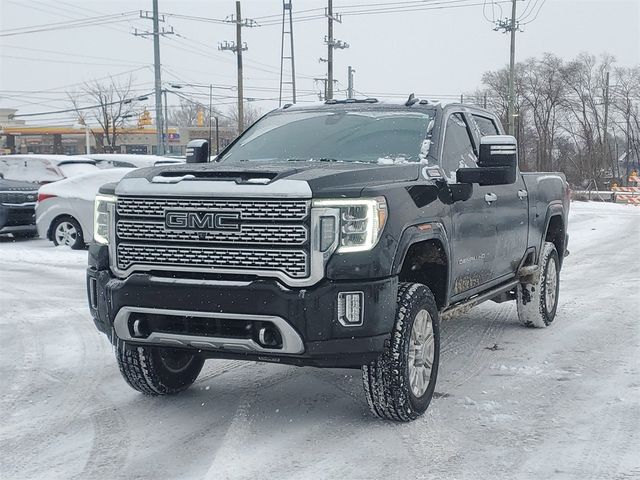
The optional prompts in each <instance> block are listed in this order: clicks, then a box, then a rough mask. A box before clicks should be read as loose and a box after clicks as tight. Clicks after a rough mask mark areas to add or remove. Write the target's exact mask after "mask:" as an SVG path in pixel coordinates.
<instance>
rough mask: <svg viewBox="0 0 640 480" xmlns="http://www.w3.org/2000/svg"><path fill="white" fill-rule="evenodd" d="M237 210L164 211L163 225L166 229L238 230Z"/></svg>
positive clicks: (238, 216)
mask: <svg viewBox="0 0 640 480" xmlns="http://www.w3.org/2000/svg"><path fill="white" fill-rule="evenodd" d="M238 220H240V214H239V213H237V212H198V211H196V212H186V211H181V210H173V211H168V212H165V214H164V225H165V227H166V228H167V229H168V230H240V224H239V223H238Z"/></svg>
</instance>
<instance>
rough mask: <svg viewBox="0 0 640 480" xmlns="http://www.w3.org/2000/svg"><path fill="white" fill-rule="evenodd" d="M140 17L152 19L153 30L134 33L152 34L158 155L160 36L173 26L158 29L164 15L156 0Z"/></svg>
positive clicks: (160, 146)
mask: <svg viewBox="0 0 640 480" xmlns="http://www.w3.org/2000/svg"><path fill="white" fill-rule="evenodd" d="M140 18H144V19H147V20H152V21H153V32H148V31H147V32H138V29H135V31H134V33H133V34H134V35H135V36H137V37H147V36H149V35H152V36H153V72H154V83H155V87H154V88H155V97H156V153H157V154H158V155H164V144H163V141H162V136H163V135H162V132H163V130H164V129H163V127H164V121H163V115H162V78H161V73H160V71H161V64H160V36H165V35H172V34H173V33H174V31H173V27H171V29H170V30H166V29H165V28H164V27H162V30H161V29H160V22H164V21H165V19H164V16H163V17H162V18H160V14H159V13H158V0H153V11H152V12H149V11H148V10H147V11H141V12H140Z"/></svg>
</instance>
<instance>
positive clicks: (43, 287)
mask: <svg viewBox="0 0 640 480" xmlns="http://www.w3.org/2000/svg"><path fill="white" fill-rule="evenodd" d="M570 221H571V223H570V227H569V233H570V236H571V239H570V242H569V250H570V251H571V255H570V256H569V257H568V258H567V260H566V263H565V268H564V269H563V271H562V274H561V287H560V289H561V290H560V306H559V310H558V315H557V317H556V321H555V322H554V324H553V325H552V326H551V327H550V328H547V329H544V330H537V329H528V328H524V327H522V326H520V324H519V323H518V321H517V316H516V310H515V304H513V302H508V303H503V304H494V303H492V302H488V303H487V304H484V305H482V306H480V307H477V308H475V309H473V310H472V311H471V312H469V313H468V314H467V315H465V316H464V317H460V318H457V319H454V320H450V321H448V322H446V323H444V325H443V330H442V335H443V338H442V350H443V351H442V357H441V369H440V374H439V378H438V384H437V386H436V392H437V393H436V398H434V400H433V402H432V404H431V407H430V408H429V410H428V411H427V413H426V414H425V415H424V416H423V417H422V418H421V419H419V420H417V421H415V422H413V423H410V424H394V423H388V422H384V421H380V420H377V419H375V418H373V417H372V416H371V415H370V414H369V412H368V408H367V406H366V402H365V399H364V395H363V392H362V386H361V380H360V372H359V371H355V370H317V369H313V368H297V367H289V366H284V365H274V364H256V363H248V362H247V363H244V362H237V361H223V360H217V361H216V360H210V361H208V362H207V363H206V364H205V368H204V369H203V372H202V374H201V375H200V377H199V379H198V380H197V382H196V384H195V385H194V386H193V387H192V388H191V389H189V390H188V391H187V392H185V393H183V394H181V395H177V396H173V397H164V398H152V397H145V396H143V395H141V394H138V393H136V392H134V391H133V390H131V389H130V388H129V387H128V386H127V385H126V384H125V382H124V380H123V379H122V378H121V377H120V374H119V372H118V367H117V366H116V362H115V358H114V356H113V352H112V349H111V346H110V344H109V343H108V341H107V340H106V338H105V337H104V336H103V335H101V334H99V333H98V332H97V330H96V329H95V327H94V325H93V322H92V320H91V317H90V315H89V312H88V309H87V306H86V299H85V274H84V269H85V265H86V252H83V251H80V252H77V251H71V250H68V249H66V248H54V247H53V246H52V244H51V243H50V242H46V241H44V240H36V241H23V242H16V243H12V242H10V241H6V240H5V241H2V242H0V382H2V383H1V388H2V400H1V403H0V405H1V407H2V410H1V411H2V416H3V421H2V428H1V429H0V452H2V453H1V455H0V477H1V478H2V479H4V480H9V479H20V480H23V479H40V478H42V479H45V478H46V479H48V480H50V479H54V478H64V479H69V478H78V479H94V478H95V479H119V478H122V479H131V478H140V479H159V478H163V479H165V478H175V479H178V478H180V479H204V478H210V479H226V478H233V479H252V480H254V479H301V478H313V479H320V478H336V479H341V480H342V479H350V478H363V479H364V478H367V479H370V478H387V479H395V478H411V479H420V478H438V479H448V478H451V479H454V478H455V479H467V478H468V479H476V478H504V479H513V478H518V479H520V478H531V479H534V478H535V479H538V478H561V479H565V478H566V479H580V480H582V479H590V478H591V479H604V478H611V479H622V478H640V457H638V456H637V453H638V446H639V445H640V318H639V317H640V313H639V312H640V300H639V299H640V262H639V255H640V252H639V245H640V243H639V242H640V208H638V207H633V206H624V205H612V204H597V203H578V202H576V203H574V204H572V207H571V220H570ZM634 452H635V453H634Z"/></svg>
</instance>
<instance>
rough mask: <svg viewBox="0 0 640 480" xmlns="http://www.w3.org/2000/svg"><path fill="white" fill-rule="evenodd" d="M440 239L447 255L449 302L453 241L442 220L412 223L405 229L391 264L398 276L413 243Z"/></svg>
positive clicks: (392, 273)
mask: <svg viewBox="0 0 640 480" xmlns="http://www.w3.org/2000/svg"><path fill="white" fill-rule="evenodd" d="M428 240H438V241H439V242H440V243H441V244H442V246H443V247H444V252H445V255H446V257H447V286H446V287H447V288H446V293H445V296H446V299H445V302H446V304H448V302H449V293H450V286H451V277H452V275H451V274H452V272H451V243H450V242H449V235H448V234H447V231H446V229H445V228H444V225H442V224H441V223H440V222H425V223H420V224H416V225H410V226H408V227H406V228H405V229H404V231H403V232H402V235H401V236H400V241H399V242H398V248H397V249H396V252H395V255H394V257H393V264H392V266H391V272H390V273H391V275H393V276H397V275H399V274H400V272H401V270H402V265H403V264H404V261H405V258H406V256H407V252H408V251H409V249H410V248H411V246H412V245H415V244H416V243H420V242H424V241H428Z"/></svg>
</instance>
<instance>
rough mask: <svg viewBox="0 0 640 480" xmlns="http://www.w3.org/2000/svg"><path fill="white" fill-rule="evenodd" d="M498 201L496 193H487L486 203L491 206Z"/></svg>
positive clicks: (485, 196)
mask: <svg viewBox="0 0 640 480" xmlns="http://www.w3.org/2000/svg"><path fill="white" fill-rule="evenodd" d="M496 200H498V196H497V195H496V194H495V193H485V195H484V201H485V202H487V203H488V204H489V205H491V204H492V203H493V202H495V201H496Z"/></svg>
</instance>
